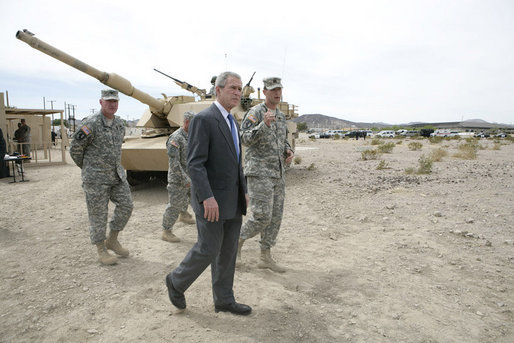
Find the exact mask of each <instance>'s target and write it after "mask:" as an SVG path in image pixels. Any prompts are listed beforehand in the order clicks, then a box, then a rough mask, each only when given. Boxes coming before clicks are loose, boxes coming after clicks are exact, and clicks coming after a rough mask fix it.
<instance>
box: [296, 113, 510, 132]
mask: <svg viewBox="0 0 514 343" xmlns="http://www.w3.org/2000/svg"><path fill="white" fill-rule="evenodd" d="M292 121H294V122H295V123H306V124H307V126H308V127H309V129H333V130H335V129H352V128H356V129H371V128H378V129H382V128H388V127H391V126H399V127H420V126H421V127H422V126H424V125H432V126H435V127H440V128H445V127H446V128H450V127H455V128H459V127H460V128H472V129H473V128H477V129H480V128H482V129H488V128H489V129H491V128H510V129H512V128H514V126H513V125H509V124H499V123H489V122H487V121H485V120H482V119H469V120H464V121H461V122H443V123H423V122H410V123H407V124H388V123H382V122H373V123H365V122H353V121H349V120H344V119H339V118H335V117H329V116H326V115H323V114H304V115H301V116H299V117H297V118H294V119H292Z"/></svg>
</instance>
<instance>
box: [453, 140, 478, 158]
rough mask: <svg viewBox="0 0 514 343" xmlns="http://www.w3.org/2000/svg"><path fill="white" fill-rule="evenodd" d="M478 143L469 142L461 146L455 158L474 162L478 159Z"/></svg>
mask: <svg viewBox="0 0 514 343" xmlns="http://www.w3.org/2000/svg"><path fill="white" fill-rule="evenodd" d="M478 145H479V144H478V142H476V141H475V142H469V143H462V144H459V146H458V147H457V148H458V149H459V152H458V153H456V154H454V155H453V156H454V157H457V158H462V159H463V160H474V159H476V158H477V150H478Z"/></svg>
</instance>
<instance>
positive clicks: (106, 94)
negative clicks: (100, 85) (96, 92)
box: [102, 89, 120, 100]
mask: <svg viewBox="0 0 514 343" xmlns="http://www.w3.org/2000/svg"><path fill="white" fill-rule="evenodd" d="M102 99H103V100H120V98H119V97H118V91H115V90H114V89H102Z"/></svg>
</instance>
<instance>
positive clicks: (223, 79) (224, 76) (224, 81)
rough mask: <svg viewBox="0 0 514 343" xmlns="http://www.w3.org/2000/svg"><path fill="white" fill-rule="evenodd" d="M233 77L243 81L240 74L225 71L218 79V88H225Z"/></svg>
mask: <svg viewBox="0 0 514 343" xmlns="http://www.w3.org/2000/svg"><path fill="white" fill-rule="evenodd" d="M231 76H232V77H235V78H237V79H239V80H241V76H239V74H237V73H234V72H231V71H224V72H223V73H221V74H220V75H219V76H218V78H217V79H216V87H220V88H223V87H225V85H226V84H227V79H228V78H229V77H231Z"/></svg>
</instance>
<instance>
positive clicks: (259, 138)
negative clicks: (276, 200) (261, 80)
mask: <svg viewBox="0 0 514 343" xmlns="http://www.w3.org/2000/svg"><path fill="white" fill-rule="evenodd" d="M267 111H268V107H267V106H266V105H265V103H261V104H259V105H256V106H254V107H252V108H251V109H250V111H248V112H247V113H246V115H245V117H244V119H243V122H242V131H241V142H242V143H243V144H244V145H245V146H246V151H245V168H244V173H245V175H246V176H267V177H273V178H282V177H284V173H285V158H286V156H287V151H288V150H292V149H291V146H290V145H289V142H288V141H287V123H286V117H285V115H284V113H282V112H280V110H279V109H278V108H277V109H276V110H275V121H274V122H272V123H271V126H270V127H268V126H267V125H266V124H265V123H264V114H265V113H266V112H267Z"/></svg>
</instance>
